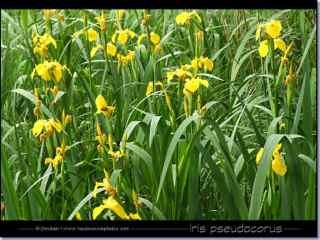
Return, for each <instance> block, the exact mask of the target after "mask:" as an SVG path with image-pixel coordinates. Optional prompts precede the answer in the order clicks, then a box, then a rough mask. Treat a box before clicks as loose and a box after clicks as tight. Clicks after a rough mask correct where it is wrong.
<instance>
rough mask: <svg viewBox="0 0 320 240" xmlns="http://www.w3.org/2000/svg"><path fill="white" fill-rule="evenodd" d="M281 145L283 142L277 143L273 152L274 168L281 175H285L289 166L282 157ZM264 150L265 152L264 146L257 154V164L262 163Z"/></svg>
mask: <svg viewBox="0 0 320 240" xmlns="http://www.w3.org/2000/svg"><path fill="white" fill-rule="evenodd" d="M281 147H282V144H277V145H276V146H275V148H274V150H273V153H272V157H273V160H272V170H273V171H274V172H275V173H276V174H277V175H279V176H284V175H285V174H286V172H287V166H286V164H285V162H284V160H283V159H282V156H281V152H280V150H281ZM263 152H264V148H260V150H259V151H258V153H257V155H256V163H257V165H258V164H260V162H261V159H262V156H263Z"/></svg>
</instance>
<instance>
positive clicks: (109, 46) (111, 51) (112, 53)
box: [107, 42, 117, 57]
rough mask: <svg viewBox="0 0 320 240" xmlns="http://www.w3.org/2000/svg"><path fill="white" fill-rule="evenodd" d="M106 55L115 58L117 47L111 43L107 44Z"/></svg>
mask: <svg viewBox="0 0 320 240" xmlns="http://www.w3.org/2000/svg"><path fill="white" fill-rule="evenodd" d="M107 54H108V55H110V56H112V57H115V56H116V54H117V47H116V46H115V45H114V44H113V43H111V42H108V43H107Z"/></svg>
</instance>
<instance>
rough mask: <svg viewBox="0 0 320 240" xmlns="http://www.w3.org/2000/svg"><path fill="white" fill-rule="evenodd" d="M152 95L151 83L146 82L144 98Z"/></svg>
mask: <svg viewBox="0 0 320 240" xmlns="http://www.w3.org/2000/svg"><path fill="white" fill-rule="evenodd" d="M152 93H153V82H148V85H147V90H146V96H149V95H151V94H152Z"/></svg>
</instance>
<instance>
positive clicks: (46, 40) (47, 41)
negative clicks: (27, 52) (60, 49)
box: [32, 33, 57, 57]
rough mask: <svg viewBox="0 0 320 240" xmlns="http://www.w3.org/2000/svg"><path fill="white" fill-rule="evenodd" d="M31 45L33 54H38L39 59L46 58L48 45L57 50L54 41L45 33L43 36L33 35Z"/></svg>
mask: <svg viewBox="0 0 320 240" xmlns="http://www.w3.org/2000/svg"><path fill="white" fill-rule="evenodd" d="M32 43H33V46H34V47H33V52H34V54H38V55H40V56H41V57H47V56H48V46H49V45H52V46H53V47H54V48H57V42H56V40H55V39H54V38H53V37H52V36H51V35H50V34H49V33H45V34H43V35H39V34H34V33H33V37H32Z"/></svg>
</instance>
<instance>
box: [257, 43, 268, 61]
mask: <svg viewBox="0 0 320 240" xmlns="http://www.w3.org/2000/svg"><path fill="white" fill-rule="evenodd" d="M258 51H259V55H260V57H262V58H264V57H266V56H267V55H268V52H269V46H268V40H264V41H262V42H260V46H259V49H258Z"/></svg>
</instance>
